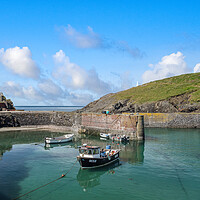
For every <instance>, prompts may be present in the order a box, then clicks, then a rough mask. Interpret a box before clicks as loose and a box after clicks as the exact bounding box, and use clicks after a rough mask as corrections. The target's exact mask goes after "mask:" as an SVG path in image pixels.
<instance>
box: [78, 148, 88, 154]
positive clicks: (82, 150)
mask: <svg viewBox="0 0 200 200" xmlns="http://www.w3.org/2000/svg"><path fill="white" fill-rule="evenodd" d="M79 153H81V154H86V153H87V151H86V149H79Z"/></svg>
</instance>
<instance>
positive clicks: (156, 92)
mask: <svg viewBox="0 0 200 200" xmlns="http://www.w3.org/2000/svg"><path fill="white" fill-rule="evenodd" d="M103 110H109V111H110V113H123V112H133V113H136V112H143V113H176V112H183V113H200V73H193V74H184V75H180V76H176V77H171V78H167V79H163V80H159V81H154V82H151V83H147V84H144V85H141V86H138V87H134V88H130V89H128V90H125V91H121V92H118V93H116V94H114V93H112V94H108V95H105V96H103V97H102V98H100V99H99V100H97V101H94V102H91V103H90V104H88V105H87V106H85V107H84V108H82V109H81V110H79V112H98V113H99V112H102V111H103Z"/></svg>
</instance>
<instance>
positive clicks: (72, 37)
mask: <svg viewBox="0 0 200 200" xmlns="http://www.w3.org/2000/svg"><path fill="white" fill-rule="evenodd" d="M87 32H88V33H87V34H83V33H80V32H78V31H77V30H75V29H74V28H73V27H72V26H71V25H69V24H68V26H67V27H64V33H65V36H66V37H67V39H68V41H69V42H70V43H71V44H72V45H74V46H75V47H78V48H82V49H90V48H95V49H99V48H103V49H113V50H117V51H118V52H123V53H127V54H129V55H131V56H132V57H134V58H142V57H143V56H144V53H143V52H141V51H140V49H139V48H137V47H135V48H133V47H131V46H130V45H129V44H128V43H127V42H126V41H115V40H113V39H108V38H105V37H102V36H100V35H99V34H97V33H95V32H94V31H93V29H92V28H91V27H89V26H88V28H87Z"/></svg>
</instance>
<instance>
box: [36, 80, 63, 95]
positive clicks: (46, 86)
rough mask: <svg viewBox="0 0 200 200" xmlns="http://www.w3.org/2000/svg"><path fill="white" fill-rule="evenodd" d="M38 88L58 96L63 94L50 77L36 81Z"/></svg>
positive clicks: (47, 93)
mask: <svg viewBox="0 0 200 200" xmlns="http://www.w3.org/2000/svg"><path fill="white" fill-rule="evenodd" d="M38 88H39V89H40V90H41V91H42V92H43V93H45V94H46V95H49V96H52V97H55V98H58V97H62V96H63V90H62V89H61V87H59V86H58V85H57V84H56V83H54V82H53V81H52V80H50V79H45V80H42V81H41V82H40V83H38Z"/></svg>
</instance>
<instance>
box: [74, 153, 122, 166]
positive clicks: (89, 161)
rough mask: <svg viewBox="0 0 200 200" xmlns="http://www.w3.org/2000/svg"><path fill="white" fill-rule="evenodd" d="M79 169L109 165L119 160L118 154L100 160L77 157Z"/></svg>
mask: <svg viewBox="0 0 200 200" xmlns="http://www.w3.org/2000/svg"><path fill="white" fill-rule="evenodd" d="M77 159H78V161H79V163H80V165H81V167H82V168H83V169H86V168H97V167H103V166H106V165H109V164H111V163H113V162H115V161H117V160H119V152H117V153H116V154H114V155H112V156H108V157H102V158H86V157H80V156H78V157H77Z"/></svg>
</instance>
